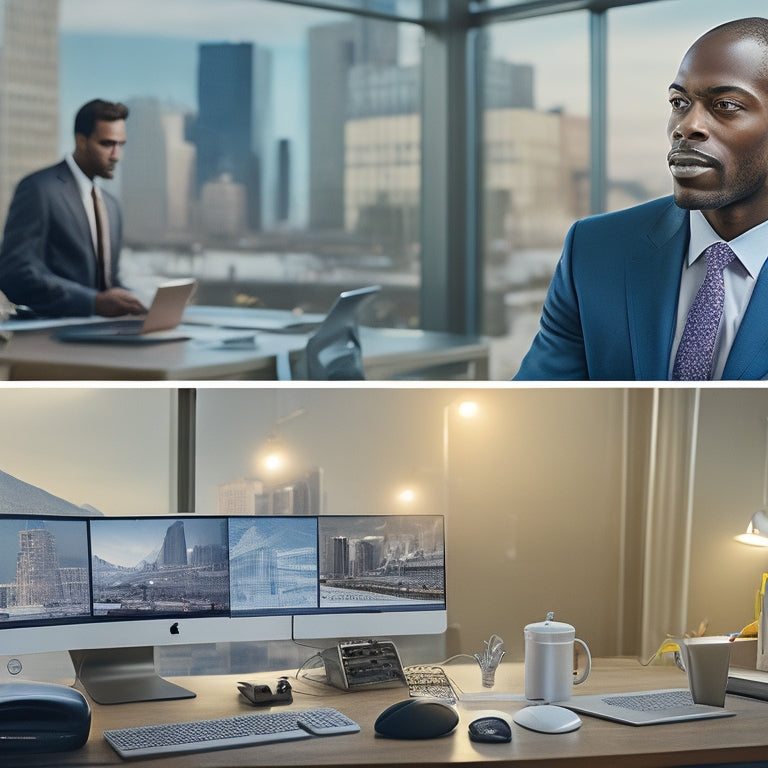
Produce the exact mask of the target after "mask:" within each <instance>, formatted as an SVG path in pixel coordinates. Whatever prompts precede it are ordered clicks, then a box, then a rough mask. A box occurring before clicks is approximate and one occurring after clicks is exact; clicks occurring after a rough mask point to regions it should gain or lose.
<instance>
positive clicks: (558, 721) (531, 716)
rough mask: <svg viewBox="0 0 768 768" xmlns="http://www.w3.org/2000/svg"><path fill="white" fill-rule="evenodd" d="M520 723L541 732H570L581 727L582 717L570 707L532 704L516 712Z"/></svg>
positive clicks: (516, 719) (517, 721) (515, 719)
mask: <svg viewBox="0 0 768 768" xmlns="http://www.w3.org/2000/svg"><path fill="white" fill-rule="evenodd" d="M512 719H513V720H514V721H515V722H516V723H517V724H518V725H522V726H523V728H528V729H529V730H531V731H540V732H541V733H568V732H569V731H575V730H576V729H577V728H581V718H580V717H579V716H578V715H577V714H576V713H575V712H571V710H570V709H566V708H565V707H558V706H556V705H555V704H540V705H531V706H529V707H525V708H524V709H521V710H519V711H517V712H515V715H514V717H513V718H512Z"/></svg>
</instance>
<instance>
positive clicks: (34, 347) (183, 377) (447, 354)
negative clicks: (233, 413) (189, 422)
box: [0, 328, 488, 381]
mask: <svg viewBox="0 0 768 768" xmlns="http://www.w3.org/2000/svg"><path fill="white" fill-rule="evenodd" d="M306 340H307V336H301V335H293V334H274V333H266V332H259V333H257V334H256V335H255V338H254V343H253V344H252V345H251V344H249V345H246V346H243V347H234V346H233V347H231V348H223V347H222V346H221V345H219V346H217V347H215V348H214V347H212V345H211V344H210V343H206V342H202V341H197V340H188V341H175V342H164V343H158V344H151V345H142V346H136V345H125V344H104V343H102V344H85V343H71V342H70V343H64V342H60V341H56V340H54V339H51V338H50V332H49V331H42V330H37V331H17V332H15V333H13V334H12V336H11V338H10V340H9V341H8V342H6V343H4V344H2V343H0V378H4V379H6V380H13V381H59V380H78V381H98V380H103V379H107V380H115V379H117V380H124V381H146V380H161V381H190V380H220V379H235V380H239V379H242V380H244V379H266V380H274V379H275V378H276V363H275V360H276V356H277V355H278V353H280V352H285V351H290V350H295V349H301V348H303V346H304V344H306ZM361 340H362V344H363V353H364V364H365V370H366V376H367V377H368V378H369V379H390V378H394V377H396V376H400V375H403V374H406V373H408V372H410V371H412V370H418V369H428V368H433V369H434V368H439V367H440V366H445V365H453V364H466V365H467V367H468V369H469V376H470V377H472V378H474V379H481V380H482V379H487V378H488V345H487V344H486V343H485V342H484V341H482V340H480V339H474V338H469V337H464V336H457V335H454V334H448V333H437V332H428V331H416V330H396V329H387V328H362V329H361Z"/></svg>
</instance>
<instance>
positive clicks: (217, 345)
mask: <svg viewBox="0 0 768 768" xmlns="http://www.w3.org/2000/svg"><path fill="white" fill-rule="evenodd" d="M178 330H180V331H182V332H183V333H184V335H186V336H189V338H190V339H191V340H192V341H193V342H194V343H195V344H198V345H200V346H204V347H205V348H206V349H243V348H255V347H256V334H255V333H254V332H253V331H241V330H237V329H232V328H208V327H206V326H204V325H186V324H184V325H180V326H179V327H178Z"/></svg>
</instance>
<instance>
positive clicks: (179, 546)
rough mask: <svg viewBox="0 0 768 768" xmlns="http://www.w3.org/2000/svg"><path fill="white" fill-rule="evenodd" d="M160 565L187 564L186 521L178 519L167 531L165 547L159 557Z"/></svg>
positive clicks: (158, 562) (164, 541)
mask: <svg viewBox="0 0 768 768" xmlns="http://www.w3.org/2000/svg"><path fill="white" fill-rule="evenodd" d="M157 564H158V565H186V564H187V539H186V536H185V535H184V522H183V521H182V520H177V521H176V522H175V523H174V524H173V525H172V526H170V527H169V528H168V530H167V531H166V532H165V538H164V539H163V547H162V549H161V550H160V554H159V556H158V558H157Z"/></svg>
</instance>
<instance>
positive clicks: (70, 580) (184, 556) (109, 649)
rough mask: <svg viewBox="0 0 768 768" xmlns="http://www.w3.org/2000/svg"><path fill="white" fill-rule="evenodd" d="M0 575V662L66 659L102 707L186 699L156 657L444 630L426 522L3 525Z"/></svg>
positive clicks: (201, 519)
mask: <svg viewBox="0 0 768 768" xmlns="http://www.w3.org/2000/svg"><path fill="white" fill-rule="evenodd" d="M0 574H2V583H0V656H10V657H15V656H25V655H26V654H34V653H44V652H49V651H69V653H70V655H71V657H72V661H73V664H74V667H75V672H76V675H77V677H78V679H79V680H80V682H81V683H82V684H83V686H84V687H85V689H86V690H87V691H88V693H89V694H90V696H91V698H93V699H94V700H95V701H97V702H99V703H118V702H126V701H144V700H151V699H169V698H186V697H191V696H194V694H193V693H192V692H191V691H187V690H185V689H183V688H180V687H179V686H177V685H174V684H172V683H170V682H168V681H167V680H163V679H162V678H161V677H159V676H158V675H157V673H156V672H155V669H154V648H155V647H156V646H159V645H174V644H187V643H213V642H237V641H243V640H250V641H257V640H291V639H309V638H318V639H321V638H322V639H328V638H343V639H351V638H355V637H367V638H373V637H377V636H382V635H384V636H391V635H402V634H409V635H415V634H426V633H439V632H443V631H445V628H446V623H447V622H446V602H445V545H444V536H443V519H442V517H439V516H431V515H426V516H420V515H409V516H404V515H403V516H398V515H393V516H329V517H326V516H305V515H298V516H270V517H254V516H244V517H238V516H230V517H225V516H215V517H206V516H202V515H200V516H198V515H189V516H186V515H185V516H174V517H154V518H153V517H131V518H127V517H98V518H73V517H58V518H57V517H53V516H45V517H37V516H35V517H25V516H11V517H0ZM18 665H19V666H20V665H21V662H18ZM9 669H10V667H9Z"/></svg>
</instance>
